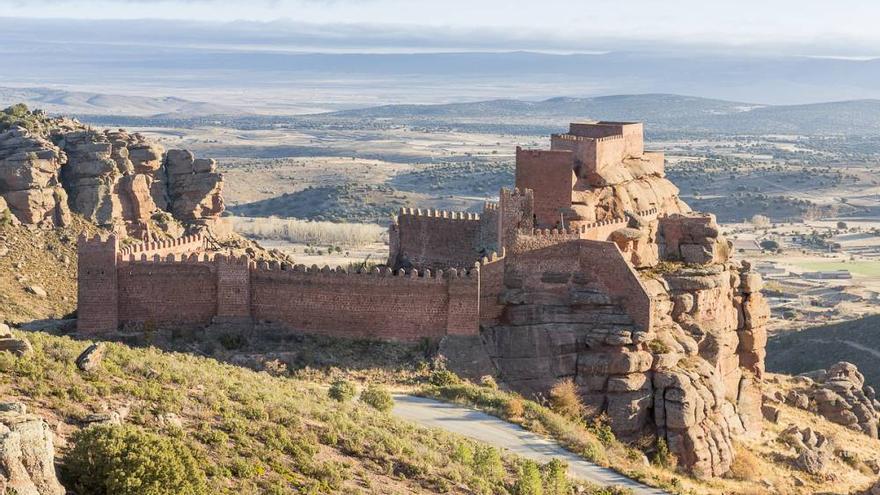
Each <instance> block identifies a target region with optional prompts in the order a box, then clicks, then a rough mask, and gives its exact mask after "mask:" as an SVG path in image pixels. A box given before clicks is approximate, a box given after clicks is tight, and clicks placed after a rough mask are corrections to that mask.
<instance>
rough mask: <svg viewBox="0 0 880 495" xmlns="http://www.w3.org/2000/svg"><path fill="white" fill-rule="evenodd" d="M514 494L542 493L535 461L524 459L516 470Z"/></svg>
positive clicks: (538, 470) (539, 475) (537, 494)
mask: <svg viewBox="0 0 880 495" xmlns="http://www.w3.org/2000/svg"><path fill="white" fill-rule="evenodd" d="M513 493H514V495H543V493H544V488H543V486H542V485H541V471H540V469H538V464H537V463H536V462H535V461H529V460H524V461H522V462H521V463H520V465H519V468H518V470H517V477H516V483H514V484H513Z"/></svg>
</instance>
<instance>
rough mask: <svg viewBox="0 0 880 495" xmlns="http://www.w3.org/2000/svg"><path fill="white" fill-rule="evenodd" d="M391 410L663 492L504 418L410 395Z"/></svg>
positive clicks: (640, 489) (650, 493)
mask: <svg viewBox="0 0 880 495" xmlns="http://www.w3.org/2000/svg"><path fill="white" fill-rule="evenodd" d="M393 412H394V414H395V415H396V416H398V417H400V418H402V419H406V420H408V421H412V422H414V423H418V424H420V425H422V426H427V427H430V428H440V429H443V430H446V431H450V432H453V433H457V434H459V435H463V436H466V437H468V438H471V439H473V440H477V441H480V442H485V443H488V444H490V445H493V446H495V447H498V448H502V449H505V450H508V451H510V452H512V453H514V454H517V455H520V456H522V457H526V458H529V459H532V460H534V461H537V462H541V463H545V462H548V461H550V460H551V459H554V458H556V459H561V460H563V461H565V462H566V463H568V471H569V474H570V475H571V476H572V477H574V478H579V479H582V480H585V481H589V482H590V483H595V484H597V485H602V486H611V485H617V486H620V487H626V488H629V489H630V490H632V492H633V493H634V494H637V495H660V494H666V492H664V491H662V490H659V489H657V488H651V487H648V486H645V485H642V484H641V483H638V482H636V481H633V480H631V479H629V478H627V477H625V476H623V475H621V474H620V473H617V472H615V471H612V470H611V469H607V468H603V467H601V466H598V465H596V464H593V463H592V462H588V461H586V460H584V459H583V458H582V457H579V456H577V455H575V454H572V453H571V452H569V451H567V450H565V449H564V448H562V447H561V446H560V445H559V444H557V443H556V442H554V441H552V440H547V439H546V438H544V437H541V436H539V435H536V434H534V433H532V432H530V431H527V430H524V429H523V428H521V427H519V426H517V425H514V424H512V423H508V422H507V421H504V420H501V419H499V418H496V417H495V416H490V415H488V414H485V413H482V412H480V411H476V410H474V409H468V408H466V407H462V406H457V405H454V404H449V403H446V402H440V401H436V400H432V399H425V398H422V397H413V396H411V395H396V396H395V397H394V411H393Z"/></svg>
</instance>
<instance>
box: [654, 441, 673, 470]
mask: <svg viewBox="0 0 880 495" xmlns="http://www.w3.org/2000/svg"><path fill="white" fill-rule="evenodd" d="M651 463H653V464H654V465H655V466H659V467H662V468H666V469H672V468H674V467H675V464H676V460H675V456H674V455H672V452H670V451H669V445H668V444H667V443H666V439H665V438H660V439H659V440H657V452H655V453H654V457H653V458H652V459H651Z"/></svg>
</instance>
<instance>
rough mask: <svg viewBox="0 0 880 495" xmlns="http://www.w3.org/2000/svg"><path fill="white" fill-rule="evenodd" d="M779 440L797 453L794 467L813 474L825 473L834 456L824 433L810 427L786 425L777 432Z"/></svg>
mask: <svg viewBox="0 0 880 495" xmlns="http://www.w3.org/2000/svg"><path fill="white" fill-rule="evenodd" d="M779 440H781V441H782V442H783V443H785V444H787V445H788V446H790V447H792V448H793V449H794V450H795V452H796V453H797V458H796V459H795V462H794V465H795V467H796V468H798V469H799V470H801V471H804V472H805V473H808V474H812V475H814V476H819V475H823V474H826V472H827V471H828V467H829V466H830V464H831V459H832V458H833V456H834V446H833V445H832V444H831V442H830V441H829V440H828V438H827V437H825V435H823V434H821V433H819V432H818V431H815V430H813V429H812V428H810V427H806V428H798V427H797V426H796V425H788V428H786V429H785V430H783V431H782V433H780V434H779Z"/></svg>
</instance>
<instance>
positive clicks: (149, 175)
mask: <svg viewBox="0 0 880 495" xmlns="http://www.w3.org/2000/svg"><path fill="white" fill-rule="evenodd" d="M56 140H57V142H58V143H59V144H60V145H61V146H62V147H63V149H64V150H65V152H66V153H67V155H68V163H67V166H66V167H64V169H63V178H64V184H65V187H66V188H67V190H68V192H69V194H70V202H71V206H72V208H73V210H74V211H76V212H77V213H80V214H82V215H84V216H85V217H86V218H88V219H90V220H92V221H93V222H95V223H97V224H99V225H115V226H118V227H119V226H121V227H125V228H127V229H128V230H129V231H131V232H130V233H131V234H132V235H135V236H140V235H142V234H143V231H144V229H145V228H146V224H147V220H149V218H150V215H151V214H152V213H153V212H154V211H156V210H157V209H160V205H161V206H165V205H166V201H165V190H164V183H163V181H162V175H163V174H162V173H161V166H162V153H163V149H162V147H161V146H159V145H158V144H155V143H150V142H148V141H147V140H146V139H145V138H144V137H143V136H141V135H140V134H137V133H135V134H128V133H126V132H125V131H122V130H120V131H114V132H110V131H103V132H99V131H92V130H80V131H74V132H67V133H64V134H60V135H56ZM157 200H158V203H157Z"/></svg>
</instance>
